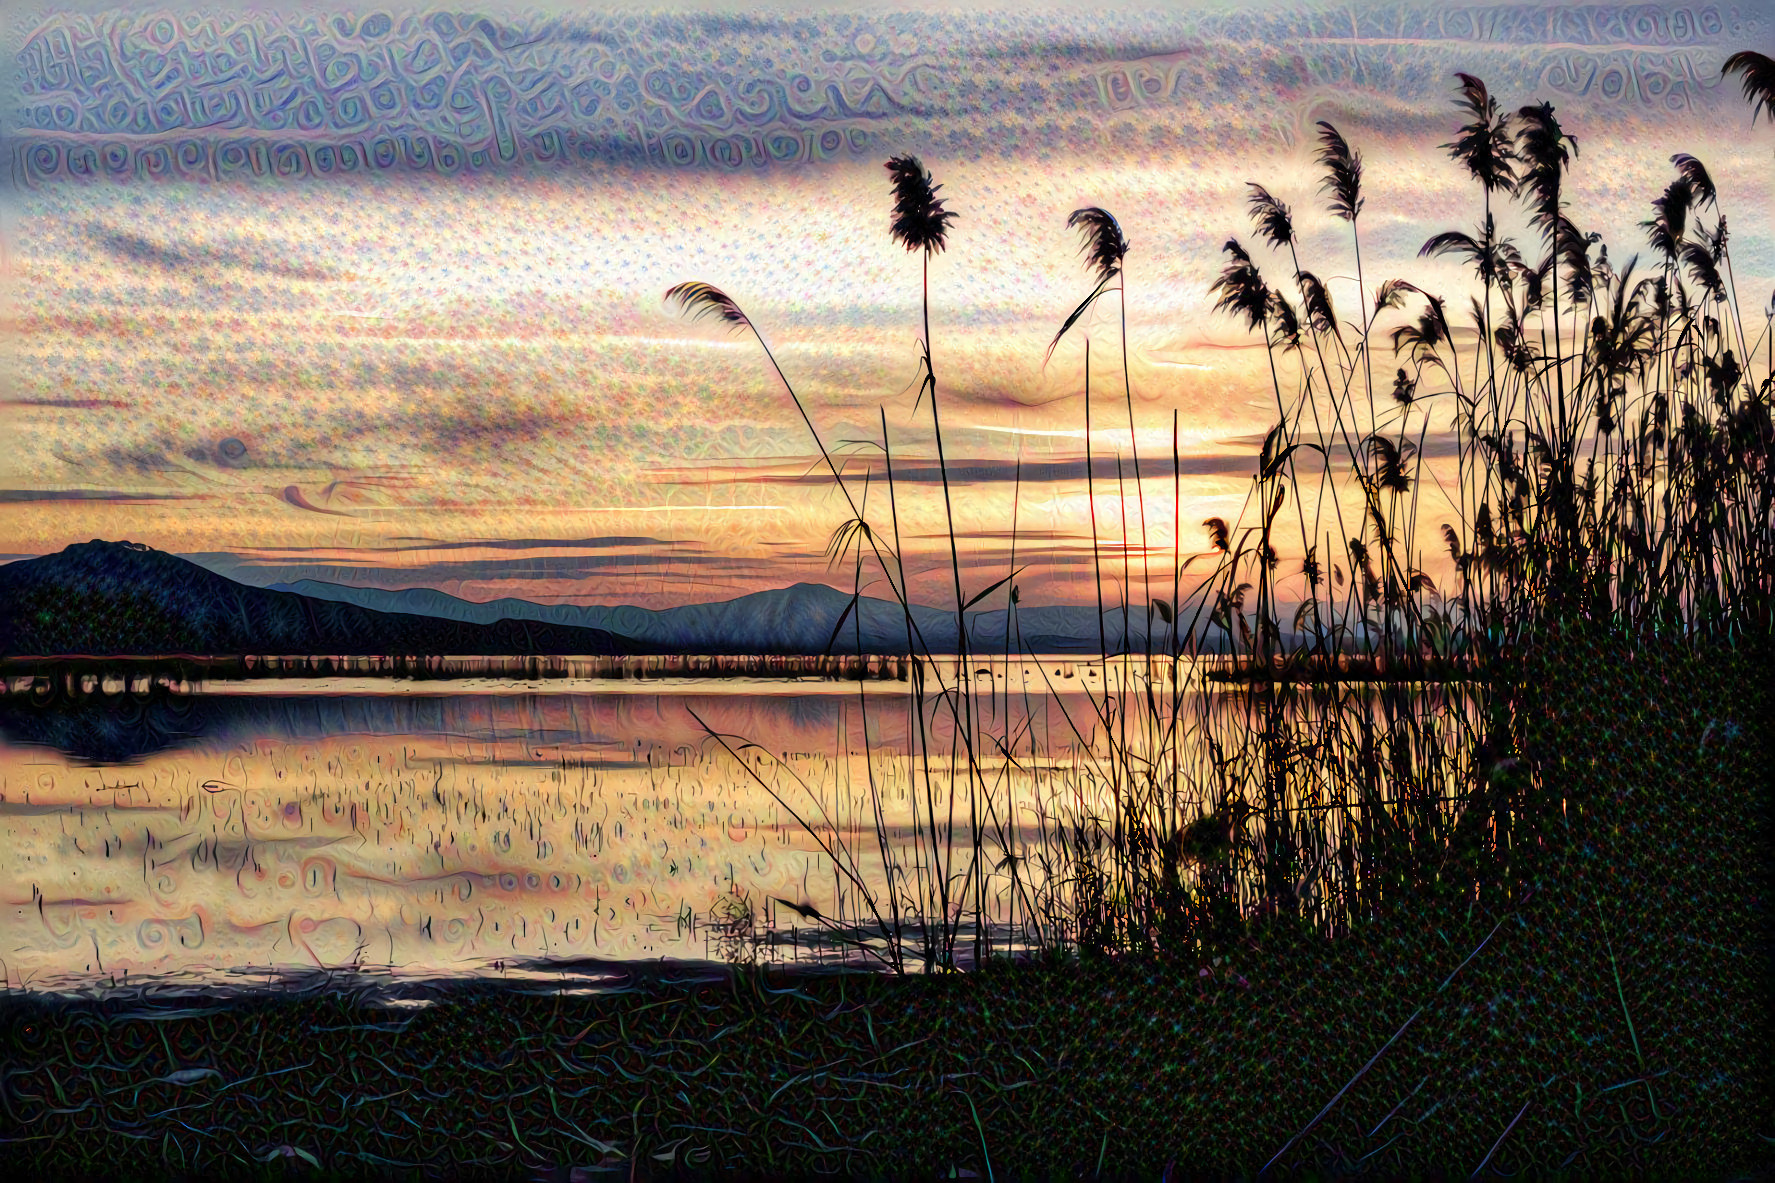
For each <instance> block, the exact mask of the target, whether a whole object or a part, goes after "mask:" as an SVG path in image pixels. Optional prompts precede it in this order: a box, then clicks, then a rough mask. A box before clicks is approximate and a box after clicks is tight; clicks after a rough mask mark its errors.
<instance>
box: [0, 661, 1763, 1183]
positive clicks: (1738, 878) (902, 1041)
mask: <svg viewBox="0 0 1775 1183" xmlns="http://www.w3.org/2000/svg"><path fill="white" fill-rule="evenodd" d="M1588 644H1589V643H1588V642H1587V641H1586V640H1585V639H1584V638H1583V637H1582V636H1579V637H1577V638H1575V639H1573V640H1570V641H1568V642H1566V643H1564V644H1562V645H1561V646H1560V647H1558V648H1557V649H1554V650H1550V651H1549V655H1548V656H1547V657H1546V658H1545V662H1546V664H1545V666H1544V667H1543V668H1538V669H1531V670H1530V671H1528V672H1529V674H1530V675H1531V676H1530V677H1529V678H1528V679H1526V684H1527V685H1530V686H1534V687H1538V688H1539V690H1538V697H1536V700H1535V701H1534V702H1532V703H1530V704H1529V708H1530V709H1531V710H1532V711H1534V712H1535V714H1534V716H1533V717H1534V718H1535V720H1536V722H1535V723H1534V724H1533V737H1534V738H1533V747H1534V758H1535V762H1536V763H1537V764H1538V765H1539V766H1540V767H1541V768H1542V770H1543V772H1544V776H1543V781H1544V783H1545V784H1547V785H1551V786H1557V787H1558V788H1559V789H1560V791H1561V792H1562V793H1563V796H1564V800H1565V802H1566V804H1565V805H1564V807H1563V808H1562V810H1561V818H1562V820H1561V822H1560V823H1559V824H1558V825H1557V826H1556V827H1554V829H1553V833H1554V834H1555V840H1554V841H1552V842H1550V843H1548V844H1547V846H1546V848H1545V849H1544V850H1543V851H1542V852H1541V853H1540V854H1538V855H1537V856H1536V859H1535V860H1534V861H1533V862H1532V865H1531V866H1530V868H1529V870H1528V872H1527V874H1526V876H1525V878H1524V880H1523V881H1522V882H1521V883H1520V884H1517V885H1513V886H1511V887H1509V888H1508V889H1507V890H1502V891H1497V892H1493V893H1492V894H1491V895H1490V896H1488V897H1486V898H1482V899H1481V900H1480V901H1478V902H1475V901H1474V900H1473V898H1472V892H1471V889H1466V890H1464V891H1455V890H1446V891H1445V892H1444V893H1443V894H1440V895H1439V894H1437V892H1436V891H1435V890H1432V889H1424V891H1423V892H1421V893H1420V894H1418V895H1415V896H1403V897H1401V898H1400V899H1399V900H1397V901H1396V902H1395V903H1394V904H1392V905H1390V906H1388V907H1386V908H1385V909H1384V910H1383V911H1382V912H1381V913H1379V914H1378V915H1375V916H1372V917H1370V918H1368V919H1367V920H1366V921H1364V922H1363V923H1361V924H1359V925H1357V926H1356V927H1355V928H1354V930H1353V931H1352V933H1351V934H1350V935H1349V936H1347V937H1346V938H1344V939H1341V940H1339V941H1336V942H1333V943H1326V942H1324V941H1322V940H1321V939H1319V938H1317V937H1315V936H1314V935H1312V934H1311V933H1309V932H1304V931H1301V930H1299V929H1297V928H1294V927H1291V926H1289V925H1287V924H1284V923H1281V922H1276V923H1271V924H1269V925H1267V926H1266V925H1262V924H1258V925H1254V926H1253V927H1251V928H1250V929H1248V930H1247V931H1246V932H1245V933H1244V934H1243V935H1242V936H1241V937H1239V938H1238V939H1236V940H1234V941H1232V942H1231V943H1230V944H1229V945H1228V946H1227V947H1225V948H1224V949H1223V950H1221V951H1220V952H1219V953H1218V954H1215V953H1213V952H1212V951H1211V952H1210V953H1209V954H1208V955H1206V956H1203V957H1196V958H1191V959H1187V960H1178V959H1172V960H1169V961H1164V962H1159V961H1142V962H1111V961H1099V962H1085V963H1079V962H1076V961H1072V962H1062V961H1056V962H1050V963H1045V964H1037V965H1024V966H1016V967H1012V966H997V967H993V968H989V969H987V970H984V971H982V972H980V973H976V974H968V975H950V976H931V977H925V976H912V977H906V978H899V979H892V978H886V977H877V976H868V975H842V976H808V975H806V974H802V975H799V976H785V975H783V974H782V973H780V972H778V971H771V972H770V973H768V974H758V973H728V974H721V975H717V976H716V977H714V978H711V977H709V976H708V975H706V974H705V975H700V976H699V975H693V974H686V973H674V972H671V971H665V972H654V973H651V974H637V976H636V977H634V979H633V980H631V981H630V982H628V983H626V986H625V988H624V990H623V992H619V993H603V994H567V993H562V992H560V991H559V990H557V989H555V988H553V987H533V988H531V989H529V990H526V989H519V988H507V989H485V988H474V989H469V988H455V989H450V990H443V991H440V992H437V993H436V994H435V995H434V997H433V998H432V999H431V1000H430V1002H429V1005H425V1006H423V1007H411V1006H393V1005H390V1004H389V1001H388V999H387V998H386V997H385V996H382V995H380V994H377V993H375V992H371V991H354V990H351V989H340V988H339V983H337V982H335V983H333V984H332V985H331V986H330V987H328V988H325V989H319V990H314V989H311V990H307V991H300V990H297V991H291V992H288V993H285V994H282V995H260V996H249V997H243V998H235V999H216V998H197V997H188V998H183V999H166V1000H163V1001H162V1002H160V1003H156V1004H144V1003H142V1002H140V1001H134V1002H132V1001H129V1000H127V999H123V998H121V997H118V998H112V999H110V1000H66V999H63V1000H49V999H42V998H24V997H18V996H14V997H11V998H8V999H6V1000H5V1001H4V1003H3V1006H4V1013H3V1024H4V1025H3V1027H0V1062H3V1063H0V1082H3V1085H4V1089H3V1092H0V1102H3V1112H0V1178H6V1179H48V1178H100V1177H103V1178H105V1179H107V1180H116V1181H119V1183H121V1181H122V1180H126V1179H178V1178H224V1177H225V1178H231V1179H245V1178H256V1177H267V1178H270V1177H275V1178H295V1177H302V1178H375V1179H382V1178H415V1179H417V1178H432V1179H551V1180H563V1181H565V1180H571V1179H578V1180H594V1179H605V1178H608V1179H630V1178H634V1179H665V1178H689V1177H701V1176H714V1177H725V1178H753V1179H766V1178H769V1179H782V1178H812V1177H816V1176H827V1177H831V1176H834V1175H836V1176H839V1177H846V1178H882V1179H916V1178H944V1177H950V1175H951V1172H952V1171H954V1172H956V1173H957V1174H958V1175H959V1174H960V1172H964V1171H972V1172H974V1173H975V1174H976V1175H978V1176H979V1177H982V1178H991V1179H994V1180H998V1179H1095V1178H1104V1179H1110V1178H1129V1179H1132V1178H1142V1179H1159V1178H1161V1177H1164V1176H1165V1174H1166V1172H1167V1171H1169V1177H1170V1178H1172V1179H1185V1178H1190V1179H1195V1178H1203V1179H1234V1178H1254V1177H1258V1176H1259V1175H1260V1174H1261V1175H1262V1177H1264V1178H1274V1179H1287V1178H1295V1179H1305V1178H1352V1177H1362V1178H1374V1179H1396V1178H1397V1179H1404V1178H1426V1179H1427V1178H1443V1179H1456V1178H1459V1179H1470V1178H1479V1179H1486V1178H1503V1177H1512V1178H1586V1179H1611V1180H1612V1179H1630V1178H1645V1179H1666V1178H1670V1179H1718V1180H1727V1179H1757V1178H1770V1177H1772V1176H1775V1106H1772V1105H1771V1098H1772V1096H1775V1093H1772V1091H1771V1079H1770V1075H1771V1069H1770V1066H1771V1065H1772V1064H1775V1040H1772V1039H1771V1018H1772V1016H1775V998H1772V996H1771V990H1770V983H1771V972H1770V967H1771V942H1770V939H1769V935H1770V934H1769V910H1768V907H1767V901H1768V899H1769V879H1768V869H1769V864H1770V859H1769V852H1770V829H1769V810H1768V801H1769V780H1768V776H1769V769H1770V767H1771V760H1770V754H1771V753H1770V742H1771V736H1770V729H1769V727H1768V726H1767V721H1768V718H1769V714H1768V698H1769V696H1768V681H1769V680H1768V678H1767V669H1766V663H1762V662H1759V661H1758V660H1756V659H1753V658H1752V657H1750V656H1748V655H1733V654H1729V653H1728V654H1724V655H1722V654H1721V653H1720V652H1718V651H1714V652H1712V653H1710V654H1685V653H1684V652H1683V651H1681V650H1678V649H1671V650H1669V651H1665V652H1660V653H1654V652H1651V651H1649V650H1648V651H1645V652H1643V653H1641V654H1639V655H1636V656H1635V657H1633V658H1631V659H1629V660H1626V661H1622V660H1619V659H1618V658H1611V659H1610V660H1601V656H1602V655H1600V654H1589V655H1588V657H1587V653H1588V651H1587V648H1586V646H1587V645H1588ZM1605 671H1606V672H1605ZM1451 881H1452V880H1451ZM1217 957H1218V960H1217V959H1216V958H1217Z"/></svg>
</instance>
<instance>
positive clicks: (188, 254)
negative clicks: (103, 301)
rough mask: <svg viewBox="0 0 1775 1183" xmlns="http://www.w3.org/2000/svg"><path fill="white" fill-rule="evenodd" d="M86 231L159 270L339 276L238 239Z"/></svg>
mask: <svg viewBox="0 0 1775 1183" xmlns="http://www.w3.org/2000/svg"><path fill="white" fill-rule="evenodd" d="M89 230H90V233H91V234H92V237H93V240H94V241H95V242H97V243H98V245H99V247H100V249H102V250H103V251H105V252H106V253H107V254H109V255H111V256H113V257H114V258H117V259H120V260H122V261H123V262H125V263H135V264H137V265H139V266H143V267H154V268H157V269H159V270H161V271H200V270H203V269H205V268H208V267H216V266H220V267H235V268H239V269H240V270H243V271H251V272H254V273H256V274H259V275H269V276H272V277H274V278H277V279H289V280H309V281H313V282H325V281H328V280H334V279H338V278H339V273H338V272H336V271H333V270H330V269H328V268H325V267H312V266H307V265H305V264H301V263H291V262H286V261H285V260H282V259H276V258H271V257H269V256H268V255H267V254H266V253H265V252H264V251H263V250H262V249H260V248H258V247H249V246H247V245H246V244H244V243H239V242H235V243H233V244H231V245H223V246H205V245H201V244H192V245H187V246H173V245H171V244H167V243H160V242H156V241H154V240H153V239H151V238H147V237H145V236H143V235H140V234H133V233H131V232H129V231H127V230H112V229H110V228H108V227H105V226H101V225H94V226H91V227H89Z"/></svg>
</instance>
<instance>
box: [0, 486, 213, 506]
mask: <svg viewBox="0 0 1775 1183" xmlns="http://www.w3.org/2000/svg"><path fill="white" fill-rule="evenodd" d="M208 500H211V496H210V494H208V493H149V492H136V491H133V490H130V489H0V505H17V504H20V503H23V502H32V501H208Z"/></svg>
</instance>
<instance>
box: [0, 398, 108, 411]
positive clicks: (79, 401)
mask: <svg viewBox="0 0 1775 1183" xmlns="http://www.w3.org/2000/svg"><path fill="white" fill-rule="evenodd" d="M133 405H134V404H133V403H128V402H125V401H124V400H123V399H120V398H0V407H55V408H57V409H60V410H68V411H97V410H107V409H109V410H123V409H125V408H128V407H130V406H133Z"/></svg>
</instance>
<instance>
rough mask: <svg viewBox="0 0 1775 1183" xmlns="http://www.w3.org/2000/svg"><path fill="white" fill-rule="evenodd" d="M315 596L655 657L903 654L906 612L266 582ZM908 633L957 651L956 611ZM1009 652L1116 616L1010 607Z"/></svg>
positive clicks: (1054, 645) (774, 602)
mask: <svg viewBox="0 0 1775 1183" xmlns="http://www.w3.org/2000/svg"><path fill="white" fill-rule="evenodd" d="M272 586H273V587H275V588H277V589H278V590H280V591H291V592H297V593H299V594H301V595H304V596H308V597H310V598H313V599H317V600H335V601H338V602H341V603H347V604H355V605H358V606H359V607H364V608H373V609H375V610H377V611H380V612H413V613H420V614H423V615H426V616H436V617H441V618H443V619H446V620H461V621H471V622H476V623H484V622H487V621H494V620H502V619H503V620H533V621H539V622H542V621H546V622H548V623H550V624H560V625H571V626H574V627H578V628H597V629H605V630H608V631H609V632H612V633H616V634H618V635H621V636H624V637H627V638H629V639H630V640H631V641H633V642H634V643H636V644H637V645H639V646H640V647H641V648H643V649H645V650H647V651H649V652H663V653H733V654H739V653H825V652H832V653H841V654H855V653H905V652H906V651H907V648H908V646H907V638H906V631H907V630H906V614H905V613H904V612H902V611H901V609H900V605H899V604H898V603H896V602H895V601H892V600H881V599H875V598H872V597H869V596H862V597H859V598H858V599H857V608H856V609H855V610H854V611H853V610H850V606H851V599H852V597H851V594H850V593H849V592H843V591H839V590H837V589H836V588H831V587H827V586H826V585H825V584H822V583H797V584H795V585H794V586H792V587H786V588H782V589H781V590H776V591H762V592H754V593H752V594H751V595H745V596H740V597H739V598H737V599H732V600H724V601H721V602H718V603H713V604H688V605H685V606H684V607H680V608H664V609H659V610H652V609H647V608H635V607H603V606H580V605H576V604H535V603H532V602H530V601H529V600H519V599H503V600H488V601H486V602H484V603H478V602H476V601H473V600H463V599H459V598H457V597H456V596H452V595H448V594H446V593H444V592H441V591H438V590H436V589H435V588H425V587H415V588H406V589H403V590H400V591H384V590H382V589H379V588H367V587H350V586H347V585H344V584H338V583H321V582H318V581H316V580H312V579H304V580H301V581H300V582H297V583H279V584H273V585H272ZM912 618H913V623H914V624H915V626H916V629H917V638H918V640H916V641H915V643H914V645H913V646H912V648H914V649H916V650H919V651H922V652H931V653H953V652H955V649H956V626H955V614H954V613H953V612H949V611H946V610H944V609H941V608H932V607H928V606H925V605H918V604H915V605H913V607H912ZM1005 619H1006V614H1005V611H1004V610H1003V609H1000V610H998V611H992V612H976V613H970V614H969V615H968V638H969V648H970V649H971V650H973V651H974V652H976V653H1003V652H1005V639H1006V634H1005ZM1143 625H1144V621H1142V620H1141V618H1140V614H1139V613H1136V614H1134V620H1133V622H1132V628H1131V629H1130V631H1129V636H1128V643H1129V645H1130V647H1131V648H1133V649H1140V648H1142V646H1143V645H1144V636H1143V633H1142V631H1141V630H1142V627H1143ZM1016 630H1017V631H1016V632H1014V633H1013V634H1012V635H1011V637H1010V648H1011V650H1012V651H1014V652H1026V653H1096V652H1097V651H1098V649H1099V647H1100V645H1102V644H1103V642H1104V640H1106V639H1107V642H1108V645H1109V648H1110V650H1111V652H1114V651H1116V650H1118V649H1120V648H1121V647H1122V641H1123V637H1122V613H1121V610H1120V609H1112V610H1110V611H1108V612H1106V613H1105V614H1104V619H1103V631H1102V633H1101V634H1100V633H1099V631H1098V627H1097V609H1096V608H1094V607H1068V606H1049V607H1029V606H1019V607H1018V609H1017V621H1016ZM1153 631H1154V641H1155V643H1157V644H1160V645H1163V644H1164V642H1165V640H1166V637H1167V630H1166V628H1165V626H1164V624H1163V623H1162V622H1158V621H1155V625H1154V630H1153Z"/></svg>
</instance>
